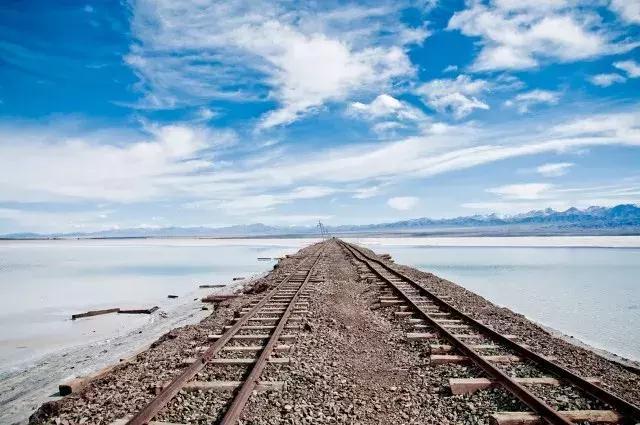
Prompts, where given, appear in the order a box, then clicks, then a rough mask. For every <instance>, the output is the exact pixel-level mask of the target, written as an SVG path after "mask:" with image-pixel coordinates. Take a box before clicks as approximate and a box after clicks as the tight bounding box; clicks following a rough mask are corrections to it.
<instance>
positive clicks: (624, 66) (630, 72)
mask: <svg viewBox="0 0 640 425" xmlns="http://www.w3.org/2000/svg"><path fill="white" fill-rule="evenodd" d="M638 4H640V3H638ZM613 66H615V67H616V68H618V69H621V70H623V71H624V72H626V73H627V77H629V78H638V77H640V64H639V63H638V62H636V61H633V60H626V61H620V62H614V64H613Z"/></svg>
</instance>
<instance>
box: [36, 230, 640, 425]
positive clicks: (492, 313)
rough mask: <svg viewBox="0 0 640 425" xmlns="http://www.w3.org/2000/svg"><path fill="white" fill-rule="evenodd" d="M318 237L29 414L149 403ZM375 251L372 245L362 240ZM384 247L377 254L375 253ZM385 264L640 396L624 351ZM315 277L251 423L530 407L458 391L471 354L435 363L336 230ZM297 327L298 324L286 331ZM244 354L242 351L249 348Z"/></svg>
mask: <svg viewBox="0 0 640 425" xmlns="http://www.w3.org/2000/svg"><path fill="white" fill-rule="evenodd" d="M317 248H318V246H317V245H315V246H314V245H312V246H309V247H307V248H304V249H302V250H301V251H299V252H298V253H297V254H296V255H294V256H289V257H288V258H285V259H283V260H281V261H280V262H279V264H278V267H277V268H275V269H274V271H273V272H271V273H269V274H268V275H267V276H265V277H264V278H262V279H260V280H258V281H257V282H254V283H253V284H252V286H251V287H246V288H244V294H243V295H242V296H239V297H237V298H235V299H232V300H229V301H225V302H222V303H220V304H218V305H216V307H215V309H214V310H213V311H212V314H211V315H210V316H209V317H207V318H206V319H204V320H203V321H202V322H201V323H199V324H197V325H191V326H185V327H182V328H178V329H175V330H173V331H171V332H170V333H168V334H166V335H165V336H163V337H162V338H160V339H159V340H158V341H156V343H154V344H153V345H152V347H151V348H149V349H148V350H146V351H144V352H142V353H140V354H139V355H137V356H136V357H135V358H133V359H130V360H129V361H127V362H123V363H122V364H120V365H118V366H117V367H116V368H115V369H114V370H112V371H111V372H110V373H108V374H106V375H105V376H103V377H102V378H100V379H97V380H95V381H93V382H92V383H91V384H89V385H88V386H87V387H86V388H85V389H84V390H83V391H81V392H80V393H78V394H72V395H70V396H68V397H65V398H64V399H62V400H59V401H56V402H51V403H47V404H45V405H43V406H42V407H41V408H40V409H39V410H38V411H37V412H36V413H35V414H34V415H33V416H32V417H31V419H30V423H34V424H41V423H54V424H76V423H78V424H80V423H87V424H110V423H111V422H113V421H114V420H116V419H120V418H123V417H125V416H127V415H131V414H132V413H134V412H135V411H137V410H139V409H140V408H142V407H143V406H144V405H145V404H146V403H148V402H149V401H150V400H151V399H152V398H153V395H154V389H155V388H156V386H157V385H158V384H161V383H163V382H166V381H169V380H171V379H172V378H173V377H175V376H176V375H177V374H179V373H180V371H181V370H183V368H184V367H186V365H185V364H184V359H185V358H188V357H194V356H196V355H197V354H198V348H199V347H203V346H207V345H209V344H211V342H209V341H207V335H209V334H214V333H222V329H223V326H224V325H228V324H231V323H232V322H231V319H232V318H233V316H234V314H235V313H236V312H237V311H239V310H240V309H241V308H242V307H243V306H247V305H248V304H249V303H250V302H251V301H255V300H258V299H260V297H262V296H263V295H264V293H265V292H264V291H265V290H267V289H269V288H272V287H273V286H274V285H275V284H276V283H277V282H279V281H280V280H281V279H282V278H283V277H284V276H286V274H287V273H289V272H291V271H292V270H293V269H294V268H295V267H296V265H297V264H299V263H300V262H301V261H303V260H304V259H305V257H307V256H308V255H310V254H312V253H313V252H315V251H316V249H317ZM365 251H366V252H368V253H372V252H371V251H369V250H365ZM378 258H380V257H378ZM383 261H385V262H386V263H387V264H390V265H391V266H392V267H394V268H396V269H397V270H399V271H402V272H403V273H405V274H407V275H408V276H410V277H412V278H413V279H415V280H417V281H418V282H420V283H421V284H423V285H425V287H428V288H429V289H430V290H434V291H436V292H438V293H440V294H443V293H446V294H447V295H450V296H451V303H452V304H454V305H455V306H456V307H457V308H460V309H462V310H464V311H465V312H466V313H467V314H469V315H470V316H472V317H474V318H476V319H479V320H482V321H483V322H484V323H486V324H489V325H491V326H492V327H494V329H496V330H498V331H500V332H501V333H504V334H513V335H517V336H518V337H519V341H521V342H522V343H526V344H528V345H529V346H530V347H531V348H532V349H533V350H534V351H537V352H539V353H540V354H543V355H550V356H555V357H556V358H557V361H558V362H559V363H560V364H562V365H563V366H566V367H568V368H570V369H571V370H573V371H575V372H577V373H578V374H580V375H582V376H590V377H596V378H599V379H600V380H601V381H602V383H603V384H602V385H603V386H605V387H606V388H607V389H609V390H611V391H613V392H615V393H616V394H618V395H619V396H621V397H623V398H624V399H626V400H627V401H630V402H632V403H636V404H638V403H639V402H640V375H639V374H638V373H636V372H634V371H633V370H629V369H627V368H625V367H623V366H621V365H619V364H617V363H615V362H612V361H609V360H607V359H604V358H603V357H601V356H599V355H597V354H595V353H593V352H591V351H589V350H586V349H584V348H580V347H577V346H574V345H572V344H569V343H567V342H565V341H563V340H561V339H559V338H555V337H553V336H552V335H550V334H549V333H548V332H547V331H545V330H543V329H542V328H540V327H539V326H537V325H536V324H534V323H532V322H530V321H528V320H527V319H526V318H524V317H523V316H521V315H519V314H516V313H513V312H511V311H510V310H508V309H505V308H500V307H497V306H495V305H493V304H491V303H490V302H489V301H487V300H485V299H484V298H482V297H479V296H478V295H476V294H473V293H471V292H469V291H467V290H465V289H463V288H462V287H460V286H458V285H456V284H454V283H452V282H449V281H446V280H444V279H440V278H438V277H437V276H434V275H432V274H429V273H424V272H420V271H418V270H415V269H413V268H409V267H405V266H400V265H396V264H394V263H392V262H391V261H390V260H384V259H383ZM315 276H317V277H320V278H321V279H318V280H321V281H320V282H312V283H310V284H309V289H310V293H311V296H310V297H309V308H308V310H309V312H308V314H307V315H306V317H305V319H304V322H303V326H302V329H301V330H299V331H296V332H295V333H296V334H297V335H298V336H297V339H296V340H295V341H291V342H287V344H291V345H292V349H291V351H290V352H288V353H285V354H278V355H282V356H287V357H290V358H291V359H292V362H291V363H290V364H283V365H274V364H269V365H267V367H266V369H265V371H264V373H263V376H262V380H267V381H284V382H285V386H284V389H282V390H281V391H265V392H254V394H253V395H252V396H251V398H250V399H249V403H248V404H247V406H246V407H245V410H244V412H243V416H242V423H247V424H248V423H251V424H280V423H290V424H294V423H295V424H312V423H318V424H326V423H350V424H351V423H362V424H378V423H399V424H400V423H406V424H410V423H434V424H435V423H438V424H454V423H455V424H457V423H464V424H486V423H489V415H490V414H492V413H494V412H496V411H501V410H511V411H514V410H526V409H525V408H524V407H523V406H521V404H520V403H519V402H518V401H517V400H515V399H514V398H513V397H512V396H510V395H509V394H508V393H506V392H505V391H503V390H501V389H499V388H494V389H491V390H483V391H477V392H475V393H473V394H469V395H457V396H453V395H451V393H450V390H449V386H448V380H449V378H455V377H479V376H482V374H481V373H480V372H479V371H478V370H476V368H475V367H473V366H472V365H468V366H467V365H431V364H430V362H429V354H430V353H429V349H428V343H427V342H426V341H424V342H420V341H418V342H412V341H408V340H407V338H406V333H407V332H412V331H413V328H412V326H411V325H410V324H409V322H408V321H407V320H405V319H403V318H399V317H396V315H395V314H394V313H395V312H397V311H399V309H398V307H397V306H388V307H380V306H379V303H378V299H379V295H380V289H381V288H380V287H379V286H378V285H375V284H374V279H372V278H371V277H370V273H369V272H368V270H367V269H366V267H365V266H363V265H362V264H361V263H360V262H358V261H356V260H355V259H354V258H353V257H352V256H350V255H348V254H347V252H346V251H345V250H344V248H342V247H341V246H340V245H339V244H338V243H337V242H336V241H333V240H330V241H328V242H326V243H325V246H324V251H323V256H322V258H321V259H320V261H319V263H318V265H317V268H316V272H315ZM287 333H289V332H287ZM249 356H250V355H249V354H246V353H245V354H243V355H242V356H240V357H249ZM514 367H516V368H520V369H521V370H520V371H519V373H530V374H532V375H535V373H536V371H535V370H529V369H528V367H529V366H528V365H527V364H521V365H516V366H514ZM247 370H248V368H246V369H243V368H242V367H237V366H233V367H229V366H224V367H222V366H215V367H214V366H207V367H206V368H205V369H204V370H203V371H202V372H201V373H200V374H199V375H198V377H197V379H198V380H203V381H204V380H213V379H216V380H240V379H241V378H242V377H243V375H244V374H246V371H247ZM542 391H543V394H544V396H545V398H547V397H549V402H550V403H551V402H553V404H555V405H557V406H558V407H559V408H563V409H577V408H590V407H596V408H598V407H599V406H598V405H597V404H593V403H591V402H590V401H588V400H584V398H583V397H582V395H580V394H575V392H574V390H573V389H572V388H565V387H564V386H561V387H554V388H552V389H543V390H542ZM231 396H232V395H231V393H230V392H226V393H225V392H211V391H194V392H186V391H181V392H180V394H179V395H178V396H177V397H176V398H175V399H174V400H172V401H171V403H170V404H169V405H168V406H167V407H166V408H165V409H164V410H163V411H162V412H161V414H160V415H159V416H158V419H159V420H165V421H170V422H178V423H215V422H216V421H218V420H219V419H220V418H221V415H222V414H224V411H225V409H226V406H227V405H228V403H229V402H230V400H231Z"/></svg>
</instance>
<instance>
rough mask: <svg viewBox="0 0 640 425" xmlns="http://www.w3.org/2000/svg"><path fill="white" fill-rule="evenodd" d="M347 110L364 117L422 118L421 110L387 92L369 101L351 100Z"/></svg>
mask: <svg viewBox="0 0 640 425" xmlns="http://www.w3.org/2000/svg"><path fill="white" fill-rule="evenodd" d="M349 111H350V112H351V113H352V114H353V115H357V116H361V117H363V118H365V119H380V118H385V119H387V118H394V119H397V120H413V121H417V120H421V119H424V114H423V113H422V111H420V110H419V109H417V108H415V107H413V106H411V105H409V104H407V103H405V102H402V101H400V100H398V99H396V98H395V97H393V96H390V95H388V94H381V95H379V96H377V97H376V98H375V99H373V100H372V101H371V103H361V102H353V103H351V105H350V106H349Z"/></svg>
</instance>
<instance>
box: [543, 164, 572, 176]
mask: <svg viewBox="0 0 640 425" xmlns="http://www.w3.org/2000/svg"><path fill="white" fill-rule="evenodd" d="M573 166H574V164H573V163H572V162H554V163H549V164H542V165H540V166H538V167H537V168H536V171H537V172H538V173H540V174H542V175H543V176H545V177H560V176H564V175H565V174H567V173H568V172H569V168H571V167H573Z"/></svg>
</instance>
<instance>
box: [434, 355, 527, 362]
mask: <svg viewBox="0 0 640 425" xmlns="http://www.w3.org/2000/svg"><path fill="white" fill-rule="evenodd" d="M482 358H483V359H485V360H487V361H490V362H492V363H516V362H520V361H522V358H521V357H518V356H509V355H506V356H482ZM430 360H431V364H449V363H468V362H470V361H471V359H470V358H469V357H467V356H461V355H457V354H432V355H431V356H430Z"/></svg>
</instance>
